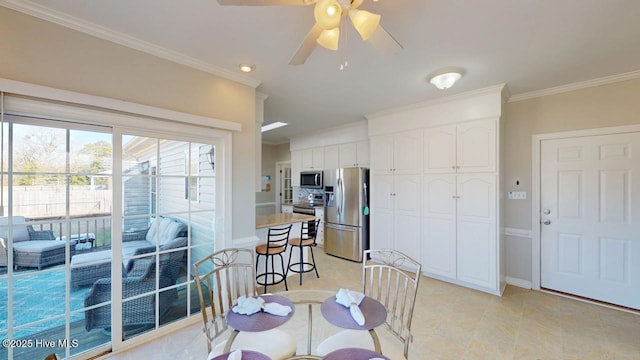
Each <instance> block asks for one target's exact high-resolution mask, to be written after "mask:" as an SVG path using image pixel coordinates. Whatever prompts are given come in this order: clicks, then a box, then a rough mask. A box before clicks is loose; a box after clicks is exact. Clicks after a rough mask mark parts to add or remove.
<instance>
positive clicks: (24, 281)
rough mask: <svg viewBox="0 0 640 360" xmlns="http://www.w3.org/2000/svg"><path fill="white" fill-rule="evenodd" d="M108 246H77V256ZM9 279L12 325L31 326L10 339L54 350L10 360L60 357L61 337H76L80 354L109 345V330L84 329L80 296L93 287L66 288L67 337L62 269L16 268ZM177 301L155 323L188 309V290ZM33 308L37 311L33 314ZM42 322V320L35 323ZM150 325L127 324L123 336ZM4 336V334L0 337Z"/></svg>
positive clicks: (1, 289)
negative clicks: (11, 280)
mask: <svg viewBox="0 0 640 360" xmlns="http://www.w3.org/2000/svg"><path fill="white" fill-rule="evenodd" d="M109 249H110V247H109V246H97V247H81V248H80V250H78V251H77V252H76V254H86V253H91V252H97V251H104V250H109ZM6 271H7V268H6V267H0V273H1V275H0V276H6V275H5V274H6ZM15 274H16V276H15V277H14V286H13V303H14V307H13V308H14V314H13V317H14V325H15V326H14V327H16V326H20V325H23V324H28V323H32V322H36V324H34V325H30V326H29V327H28V328H23V329H15V330H14V339H25V340H29V339H31V340H34V339H38V340H41V341H44V342H48V343H50V344H56V345H55V346H54V347H44V348H43V347H30V348H28V349H14V355H13V358H14V359H25V360H31V359H44V358H45V356H46V355H48V354H50V353H52V352H54V351H55V352H58V353H64V350H63V349H60V348H58V347H57V346H58V340H60V339H81V341H79V342H78V346H77V347H76V348H74V349H73V350H72V353H81V352H84V351H86V350H90V349H93V348H96V347H98V346H101V345H104V344H107V343H109V342H110V341H111V334H110V332H109V329H108V328H102V329H92V330H91V331H87V330H86V328H85V325H86V322H85V312H84V311H83V310H82V309H83V308H84V306H85V298H86V297H87V296H88V294H89V293H90V291H91V288H92V286H91V285H87V286H81V287H78V288H74V289H70V292H69V295H70V298H69V300H70V301H69V306H70V322H69V323H70V336H69V337H67V336H66V335H65V316H64V312H65V304H66V299H65V293H66V285H65V284H66V282H65V271H64V265H55V266H51V267H48V268H47V269H45V270H44V271H38V270H35V269H21V268H19V269H17V271H16V273H15ZM186 276H187V275H186V273H185V272H184V270H183V271H181V273H180V275H179V277H180V279H181V280H179V281H180V282H184V281H186ZM0 294H7V282H6V281H0ZM177 294H178V296H177V299H176V300H175V301H173V302H172V304H171V306H170V307H169V309H168V311H166V313H165V314H164V315H163V316H162V317H161V318H160V324H161V325H162V324H167V323H170V322H173V321H175V320H178V319H182V318H184V317H185V314H186V309H187V296H188V295H187V287H186V286H181V287H179V288H178V289H177ZM191 296H192V300H191V313H196V312H199V311H200V310H199V302H198V300H197V294H196V292H195V288H194V289H192V292H191ZM6 301H7V300H6V296H5V297H2V298H0V308H2V309H6ZM34 309H38V310H37V311H34ZM42 319H47V320H46V321H43V322H39V323H38V321H40V320H42ZM7 327H8V323H7V312H6V311H2V312H0V329H7ZM152 328H153V325H147V326H128V327H125V337H129V336H133V335H136V334H139V333H141V332H145V331H149V330H151V329H152ZM3 337H6V336H3ZM7 353H8V351H7V349H6V348H4V347H2V348H0V359H6V358H7V356H8V354H7Z"/></svg>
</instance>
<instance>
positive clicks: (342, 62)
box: [339, 21, 349, 70]
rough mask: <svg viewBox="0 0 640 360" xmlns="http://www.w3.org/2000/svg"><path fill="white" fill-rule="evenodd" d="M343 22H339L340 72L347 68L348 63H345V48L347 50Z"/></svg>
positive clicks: (346, 36) (346, 35) (345, 31)
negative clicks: (340, 39)
mask: <svg viewBox="0 0 640 360" xmlns="http://www.w3.org/2000/svg"><path fill="white" fill-rule="evenodd" d="M344 23H345V22H344V21H341V22H340V35H341V36H342V41H341V43H342V46H341V47H340V49H339V51H340V70H344V69H345V68H346V67H347V66H349V62H348V61H347V48H348V41H347V38H348V34H347V32H348V31H347V29H346V28H345V25H344Z"/></svg>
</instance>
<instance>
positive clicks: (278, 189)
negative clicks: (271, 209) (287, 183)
mask: <svg viewBox="0 0 640 360" xmlns="http://www.w3.org/2000/svg"><path fill="white" fill-rule="evenodd" d="M285 168H289V170H291V161H276V179H275V180H276V193H275V195H276V199H275V200H276V201H275V203H276V213H279V212H282V202H281V201H280V193H281V192H282V175H280V174H281V171H282V170H283V169H285ZM291 176H292V177H293V172H292V173H291ZM291 188H293V185H291ZM292 197H293V195H292Z"/></svg>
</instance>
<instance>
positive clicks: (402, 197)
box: [393, 175, 422, 215]
mask: <svg viewBox="0 0 640 360" xmlns="http://www.w3.org/2000/svg"><path fill="white" fill-rule="evenodd" d="M394 178H395V179H394V184H393V193H394V194H395V196H394V197H395V199H396V200H395V201H396V210H397V211H398V212H400V213H408V214H413V215H420V207H421V206H420V203H421V201H422V196H421V194H422V192H421V191H420V188H421V184H420V175H397V176H395V177H394Z"/></svg>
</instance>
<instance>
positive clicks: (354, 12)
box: [218, 0, 402, 65]
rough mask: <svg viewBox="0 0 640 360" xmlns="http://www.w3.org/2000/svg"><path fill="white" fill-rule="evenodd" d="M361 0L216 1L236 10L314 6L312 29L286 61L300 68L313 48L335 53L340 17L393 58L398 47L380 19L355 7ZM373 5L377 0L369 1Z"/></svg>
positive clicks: (374, 45)
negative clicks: (247, 7) (372, 2)
mask: <svg viewBox="0 0 640 360" xmlns="http://www.w3.org/2000/svg"><path fill="white" fill-rule="evenodd" d="M363 1H364V0H218V3H219V4H220V5H236V6H277V5H298V6H306V5H312V4H315V8H314V11H313V15H314V17H315V19H316V23H315V25H313V27H312V28H311V30H310V31H309V33H308V34H307V36H306V37H305V38H304V40H303V41H302V44H300V47H299V48H298V50H297V51H296V53H295V54H294V55H293V57H291V60H289V65H301V64H304V62H305V61H306V60H307V58H308V57H309V55H311V53H312V52H313V50H314V49H315V48H316V45H317V44H320V45H321V46H323V47H325V48H327V49H329V50H338V43H339V40H340V24H341V22H342V18H343V17H347V16H349V18H350V19H351V24H352V25H353V27H354V28H355V29H356V31H357V32H358V34H360V37H361V38H362V40H367V41H369V43H371V45H373V47H375V48H376V49H378V50H379V51H381V52H382V53H385V54H393V53H395V52H397V51H399V50H400V49H402V45H400V44H399V43H398V42H397V41H396V40H395V39H394V38H393V36H391V35H390V34H389V33H388V32H387V31H386V30H385V29H384V28H383V27H382V25H380V15H378V14H373V13H371V12H368V11H365V10H359V9H358V7H359V6H360V5H361V4H362V2H363ZM373 1H377V0H373Z"/></svg>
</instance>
